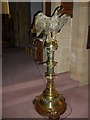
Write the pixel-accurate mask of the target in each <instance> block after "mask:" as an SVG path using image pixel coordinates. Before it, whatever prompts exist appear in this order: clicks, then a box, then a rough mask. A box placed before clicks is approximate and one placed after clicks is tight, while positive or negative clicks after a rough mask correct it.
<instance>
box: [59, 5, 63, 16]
mask: <svg viewBox="0 0 90 120" xmlns="http://www.w3.org/2000/svg"><path fill="white" fill-rule="evenodd" d="M63 10H64V7H63V6H62V5H61V6H60V9H59V10H58V14H60V13H61V12H62V11H63Z"/></svg>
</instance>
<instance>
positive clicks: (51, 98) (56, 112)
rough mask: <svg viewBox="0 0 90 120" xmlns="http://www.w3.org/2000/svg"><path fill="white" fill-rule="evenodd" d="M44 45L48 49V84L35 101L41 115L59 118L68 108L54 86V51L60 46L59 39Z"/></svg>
mask: <svg viewBox="0 0 90 120" xmlns="http://www.w3.org/2000/svg"><path fill="white" fill-rule="evenodd" d="M44 46H45V48H46V50H47V62H46V64H47V72H46V73H45V76H46V78H47V85H46V89H45V90H44V91H43V93H42V94H41V95H39V96H37V97H36V98H35V99H34V101H33V103H34V104H35V109H36V111H37V112H38V113H39V114H40V115H43V116H47V117H49V118H50V119H59V118H60V115H61V114H63V113H64V112H65V110H66V103H65V99H64V97H63V96H62V95H61V94H59V93H58V91H57V90H56V89H55V87H54V78H55V76H56V75H55V72H54V67H55V65H56V63H57V62H55V61H54V52H55V50H56V49H57V47H58V45H57V41H53V40H51V41H49V42H47V41H46V42H45V44H44Z"/></svg>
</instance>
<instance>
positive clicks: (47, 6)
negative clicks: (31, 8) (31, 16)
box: [45, 2, 51, 16]
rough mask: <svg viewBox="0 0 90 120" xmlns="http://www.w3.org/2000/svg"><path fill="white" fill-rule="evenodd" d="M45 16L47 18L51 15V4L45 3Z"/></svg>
mask: <svg viewBox="0 0 90 120" xmlns="http://www.w3.org/2000/svg"><path fill="white" fill-rule="evenodd" d="M45 14H46V15H47V16H50V15H51V2H46V3H45Z"/></svg>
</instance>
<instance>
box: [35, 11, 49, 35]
mask: <svg viewBox="0 0 90 120" xmlns="http://www.w3.org/2000/svg"><path fill="white" fill-rule="evenodd" d="M47 19H48V17H47V16H46V15H44V14H43V13H42V12H41V13H38V14H37V16H36V17H35V28H36V34H37V36H39V35H40V34H41V33H42V32H43V31H44V29H45V28H46V21H47Z"/></svg>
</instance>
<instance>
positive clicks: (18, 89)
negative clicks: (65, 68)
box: [2, 48, 88, 118]
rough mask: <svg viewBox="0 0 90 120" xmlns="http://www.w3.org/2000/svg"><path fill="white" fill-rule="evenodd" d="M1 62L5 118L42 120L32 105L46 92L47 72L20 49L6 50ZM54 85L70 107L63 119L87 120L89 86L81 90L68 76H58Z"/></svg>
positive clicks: (82, 87)
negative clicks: (36, 119)
mask: <svg viewBox="0 0 90 120" xmlns="http://www.w3.org/2000/svg"><path fill="white" fill-rule="evenodd" d="M2 60H3V61H2V67H3V69H2V73H3V74H2V78H3V99H2V107H3V108H2V114H3V115H2V116H3V118H43V117H42V116H40V115H39V114H38V113H37V112H36V111H35V109H34V105H33V103H32V101H33V99H34V98H35V96H37V95H39V94H40V93H41V92H42V91H43V90H44V89H45V83H44V82H46V79H45V77H44V72H45V68H44V67H43V66H42V65H40V66H38V65H37V64H36V63H35V61H34V59H33V58H31V57H30V56H28V55H27V54H26V53H25V51H24V50H22V49H18V48H17V49H15V48H14V49H11V48H9V49H6V50H4V51H3V59H2ZM38 69H39V70H38ZM42 77H43V79H42ZM55 84H56V88H57V89H58V91H59V92H61V93H62V94H63V96H64V97H65V99H66V103H67V110H66V112H65V113H64V114H63V115H62V116H61V117H62V118H65V117H66V116H67V115H68V114H69V113H70V112H71V114H70V115H69V116H68V118H88V85H84V86H79V82H78V81H74V80H71V79H70V73H68V72H66V73H63V74H58V77H57V78H56V79H55Z"/></svg>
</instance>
